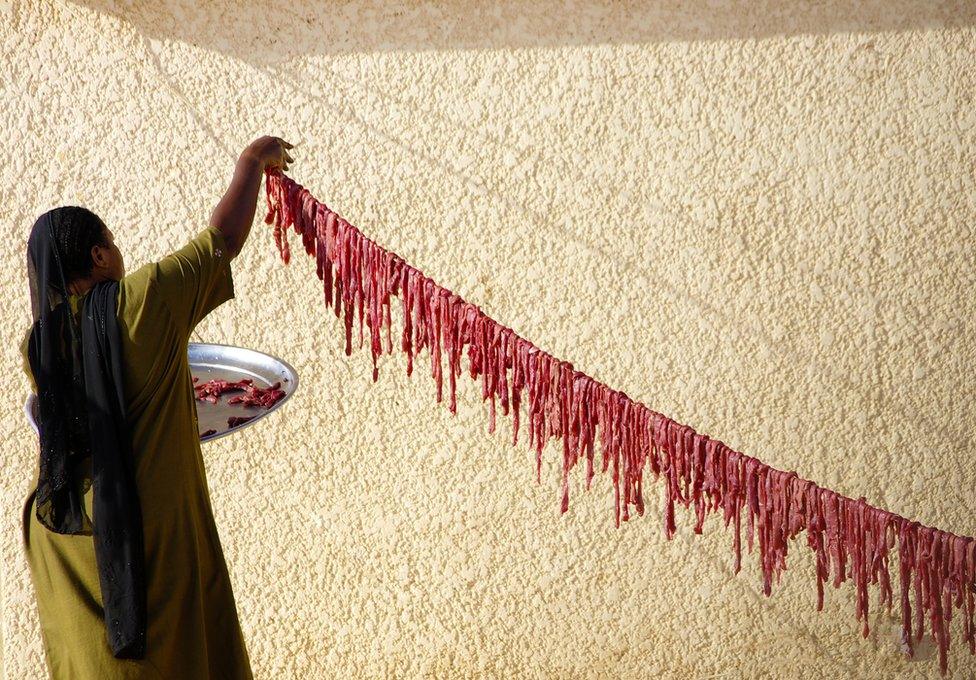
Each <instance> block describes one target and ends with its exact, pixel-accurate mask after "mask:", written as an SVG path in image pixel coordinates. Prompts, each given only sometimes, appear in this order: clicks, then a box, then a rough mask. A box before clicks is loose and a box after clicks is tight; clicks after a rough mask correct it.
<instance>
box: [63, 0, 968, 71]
mask: <svg viewBox="0 0 976 680" xmlns="http://www.w3.org/2000/svg"><path fill="white" fill-rule="evenodd" d="M74 4H76V5H79V6H81V7H86V8H88V9H92V10H95V11H98V12H102V13H105V14H109V15H112V16H114V17H117V18H119V19H120V20H122V21H125V22H127V23H130V24H132V26H133V27H134V28H136V29H137V30H138V31H140V32H141V33H142V34H143V35H145V36H147V37H150V38H156V39H168V40H177V41H181V42H185V43H189V44H192V45H194V46H196V47H201V48H204V49H208V50H214V51H217V52H220V53H223V54H226V55H229V56H233V57H236V58H237V59H240V60H242V61H244V62H248V63H252V64H256V65H261V66H268V65H275V64H279V63H282V62H286V61H288V60H289V59H292V58H294V57H297V56H302V55H315V54H344V53H356V52H382V51H399V52H403V51H424V50H431V49H433V50H444V49H461V50H464V49H506V48H532V47H560V46H573V45H606V44H617V45H619V44H642V43H653V42H668V41H697V42H700V41H708V40H728V39H748V38H769V37H776V36H791V35H829V34H833V33H852V32H882V31H904V30H920V29H921V30H924V29H937V28H944V27H963V26H972V25H976V3H974V2H972V1H971V0H955V1H950V2H944V3H934V2H922V3H919V2H916V1H915V0H827V1H826V2H820V3H809V2H807V1H805V0H785V1H779V2H777V1H775V0H711V1H709V2H688V1H687V0H656V1H654V2H631V3H623V2H609V1H608V0H600V1H598V2H592V1H590V0H564V1H563V2H562V3H558V2H548V1H544V0H535V1H528V0H521V1H520V2H494V3H490V4H488V3H484V4H482V3H478V2H471V1H470V0H469V1H466V2H459V1H458V0H453V1H451V2H438V3H434V2H425V3H417V4H412V5H411V6H409V7H406V6H403V5H402V4H400V3H387V2H384V1H383V0H359V1H353V2H334V3H331V2H330V3H313V2H300V1H293V2H283V1H282V0H262V1H258V0H241V1H240V2H233V3H226V4H224V3H220V4H217V3H193V2H188V1H186V0H184V1H183V2H181V3H178V4H177V3H138V5H137V6H135V7H131V8H128V7H127V8H121V9H120V8H119V7H118V6H117V5H119V4H121V3H117V2H115V1H114V0H74Z"/></svg>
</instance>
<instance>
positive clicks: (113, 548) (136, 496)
mask: <svg viewBox="0 0 976 680" xmlns="http://www.w3.org/2000/svg"><path fill="white" fill-rule="evenodd" d="M290 148H292V145H291V144H288V143H287V142H285V141H284V140H282V139H280V138H278V137H261V138H259V139H257V140H255V141H254V142H253V143H252V144H250V145H249V146H248V147H247V148H246V149H245V150H244V152H243V153H242V154H241V155H240V158H239V159H238V161H237V165H236V168H235V171H234V177H233V179H232V180H231V183H230V186H229V187H228V189H227V191H226V193H225V194H224V196H223V198H222V199H221V200H220V202H219V203H218V204H217V207H216V208H215V209H214V211H213V213H212V215H211V217H210V225H209V226H208V227H207V228H205V229H203V230H202V231H200V232H199V233H197V234H196V235H195V236H194V237H193V238H192V239H191V240H190V241H189V242H188V243H187V244H186V245H185V246H183V247H182V248H181V249H179V250H177V251H175V252H173V253H171V254H169V255H167V256H166V257H164V258H162V259H161V260H159V261H157V262H151V263H149V264H146V265H144V266H143V267H141V268H139V269H137V270H136V271H135V272H133V273H131V274H128V275H126V274H125V265H124V263H123V259H122V253H121V252H119V249H118V247H117V246H116V245H115V241H114V238H115V237H114V234H113V233H112V232H111V230H109V229H108V228H107V227H106V226H105V225H104V223H103V222H102V221H101V220H100V219H99V218H98V217H97V216H96V215H95V214H94V213H92V212H90V211H88V210H86V209H85V208H81V207H78V206H65V207H60V208H55V209H53V210H50V211H48V212H47V213H45V214H44V215H42V216H41V217H40V218H39V219H38V220H37V222H36V223H35V224H34V227H33V229H32V230H31V235H30V239H29V241H28V271H29V278H30V286H31V305H32V308H33V314H34V324H33V325H32V327H31V329H30V331H29V332H28V335H27V337H26V338H25V339H24V344H23V347H22V352H23V355H24V369H25V372H26V373H27V376H28V378H29V379H30V381H31V384H32V386H33V387H34V390H35V392H36V393H37V396H38V410H39V417H38V429H39V434H40V437H39V440H40V447H39V449H40V461H39V466H38V469H37V475H36V477H35V483H34V484H33V485H32V488H31V493H30V494H29V496H28V497H27V500H26V502H25V503H24V506H23V517H22V521H23V539H24V549H25V552H26V555H27V560H28V563H29V565H30V574H31V581H32V582H33V585H34V591H35V594H36V597H37V609H38V615H39V617H40V624H41V633H42V638H43V642H44V654H45V659H46V661H47V665H48V669H49V670H50V674H51V677H52V679H53V680H68V679H70V680H87V679H92V680H94V679H96V678H97V679H98V680H106V679H113V678H151V679H153V680H160V679H163V678H165V679H167V680H168V679H170V678H179V679H180V680H192V679H195V678H221V679H227V680H231V679H235V680H236V679H238V678H251V677H252V674H251V669H250V662H249V660H248V654H247V649H246V647H245V644H244V638H243V635H242V633H241V628H240V623H239V621H238V618H237V609H236V604H235V601H234V595H233V593H232V591H231V584H230V579H229V577H228V573H227V567H226V564H225V562H224V556H223V551H222V549H221V545H220V541H219V538H218V535H217V529H216V527H215V525H214V519H213V513H212V509H211V505H210V495H209V492H208V487H207V481H206V475H205V472H204V466H203V458H202V456H201V452H200V437H199V432H198V427H197V415H196V406H195V401H194V393H193V386H192V382H191V375H190V367H189V363H188V360H187V342H188V340H189V336H190V333H191V331H192V330H193V328H194V327H195V326H196V324H197V323H198V322H199V321H200V320H201V319H202V318H203V317H204V316H206V315H207V314H208V313H209V312H210V311H211V310H213V309H214V308H216V307H217V306H218V305H220V304H221V303H223V302H225V301H227V300H229V299H231V298H233V297H234V286H233V279H232V276H231V270H230V260H231V259H233V258H234V257H235V256H236V255H237V254H238V253H239V252H240V251H241V248H242V246H243V245H244V241H245V240H246V239H247V236H248V233H249V232H250V229H251V224H252V222H253V220H254V212H255V208H256V202H257V193H258V188H259V186H260V183H261V179H262V175H263V173H264V172H265V171H266V170H267V169H271V168H280V169H283V170H287V169H288V163H291V162H292V158H291V156H290V155H289V154H288V152H287V151H286V149H290Z"/></svg>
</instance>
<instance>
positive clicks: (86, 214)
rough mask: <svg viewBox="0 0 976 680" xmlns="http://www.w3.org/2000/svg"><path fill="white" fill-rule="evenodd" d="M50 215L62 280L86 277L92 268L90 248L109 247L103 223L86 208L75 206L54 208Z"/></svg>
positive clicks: (66, 281)
mask: <svg viewBox="0 0 976 680" xmlns="http://www.w3.org/2000/svg"><path fill="white" fill-rule="evenodd" d="M50 215H51V229H52V231H53V236H54V242H55V243H56V244H57V249H58V255H59V256H60V258H61V268H62V270H63V271H64V278H65V283H71V282H72V281H77V280H79V279H84V278H87V277H88V276H90V275H91V273H92V269H93V267H94V262H92V256H91V250H92V248H93V247H95V246H102V247H103V248H108V247H109V242H108V234H107V229H106V228H105V223H104V222H102V220H101V218H100V217H99V216H98V215H96V214H95V213H93V212H92V211H91V210H89V209H88V208H83V207H81V206H77V205H66V206H62V207H59V208H54V209H52V210H51V211H50Z"/></svg>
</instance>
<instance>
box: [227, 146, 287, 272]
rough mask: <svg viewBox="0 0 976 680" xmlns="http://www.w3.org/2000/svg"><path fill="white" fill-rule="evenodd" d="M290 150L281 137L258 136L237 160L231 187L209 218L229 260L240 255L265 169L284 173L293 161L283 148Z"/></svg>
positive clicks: (255, 206)
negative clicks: (217, 232) (276, 169)
mask: <svg viewBox="0 0 976 680" xmlns="http://www.w3.org/2000/svg"><path fill="white" fill-rule="evenodd" d="M292 147H293V145H292V144H289V143H288V142H286V141H285V140H283V139H282V138H281V137H259V138H258V139H256V140H254V141H253V142H251V143H250V144H249V145H248V146H247V148H246V149H244V151H242V152H241V155H240V157H239V158H238V159H237V165H236V166H235V167H234V177H233V179H231V181H230V186H229V187H227V191H226V192H224V196H223V198H221V199H220V202H219V203H217V207H215V208H214V210H213V213H211V215H210V224H211V225H212V226H214V227H216V228H217V229H219V230H220V232H221V233H222V234H223V236H224V241H225V243H226V244H227V248H228V249H229V250H230V256H231V257H235V256H237V254H238V253H240V252H241V248H243V247H244V241H246V240H247V236H248V233H249V232H250V231H251V225H252V224H253V222H254V211H255V209H256V208H257V201H258V189H259V188H260V186H261V177H262V176H263V175H264V171H265V169H267V168H281V169H282V170H287V169H288V164H289V163H293V162H294V159H293V158H292V157H291V156H290V155H288V152H287V151H286V149H291V148H292Z"/></svg>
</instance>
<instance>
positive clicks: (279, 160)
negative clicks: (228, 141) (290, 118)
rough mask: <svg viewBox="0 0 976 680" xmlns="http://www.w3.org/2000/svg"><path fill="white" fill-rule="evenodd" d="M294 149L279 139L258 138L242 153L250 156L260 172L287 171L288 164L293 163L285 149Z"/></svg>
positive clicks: (291, 145) (293, 160)
mask: <svg viewBox="0 0 976 680" xmlns="http://www.w3.org/2000/svg"><path fill="white" fill-rule="evenodd" d="M292 148H294V145H293V144H289V143H288V142H286V141H285V140H283V139H282V138H281V137H258V138H257V139H255V140H254V141H253V142H251V143H250V144H249V145H248V147H247V148H246V149H245V150H244V153H245V154H247V155H249V156H251V157H252V158H254V159H255V160H257V162H258V163H259V164H260V166H261V171H262V172H264V171H266V170H277V169H280V170H287V169H288V164H289V163H294V162H295V159H294V158H292V157H291V156H290V155H289V154H288V152H287V151H286V150H285V149H292Z"/></svg>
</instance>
